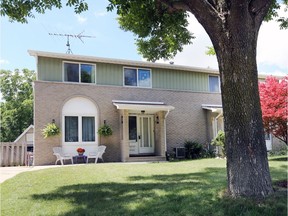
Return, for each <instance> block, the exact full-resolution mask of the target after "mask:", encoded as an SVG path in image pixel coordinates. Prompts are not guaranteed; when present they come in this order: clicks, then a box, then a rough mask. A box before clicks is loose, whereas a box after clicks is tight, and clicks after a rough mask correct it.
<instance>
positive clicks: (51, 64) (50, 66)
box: [38, 57, 62, 82]
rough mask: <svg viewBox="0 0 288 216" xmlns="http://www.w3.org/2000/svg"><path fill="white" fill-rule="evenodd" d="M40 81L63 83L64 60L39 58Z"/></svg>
mask: <svg viewBox="0 0 288 216" xmlns="http://www.w3.org/2000/svg"><path fill="white" fill-rule="evenodd" d="M38 80H43V81H56V82H62V60H61V59H54V58H43V57H39V58H38Z"/></svg>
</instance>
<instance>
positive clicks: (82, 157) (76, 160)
mask: <svg viewBox="0 0 288 216" xmlns="http://www.w3.org/2000/svg"><path fill="white" fill-rule="evenodd" d="M86 161H87V156H86V155H75V156H73V162H74V163H75V164H78V163H86Z"/></svg>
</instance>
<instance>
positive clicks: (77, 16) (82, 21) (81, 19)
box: [75, 14, 87, 24]
mask: <svg viewBox="0 0 288 216" xmlns="http://www.w3.org/2000/svg"><path fill="white" fill-rule="evenodd" d="M75 17H76V18H77V22H78V23H80V24H83V23H85V22H86V21H87V18H86V17H84V16H81V15H79V14H76V15H75Z"/></svg>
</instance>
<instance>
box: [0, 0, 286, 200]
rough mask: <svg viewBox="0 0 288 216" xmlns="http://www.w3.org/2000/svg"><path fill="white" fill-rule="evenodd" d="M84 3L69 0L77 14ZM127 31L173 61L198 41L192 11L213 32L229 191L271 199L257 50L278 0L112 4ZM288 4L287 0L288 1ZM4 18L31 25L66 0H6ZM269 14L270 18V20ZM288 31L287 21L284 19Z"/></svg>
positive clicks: (149, 54)
mask: <svg viewBox="0 0 288 216" xmlns="http://www.w3.org/2000/svg"><path fill="white" fill-rule="evenodd" d="M83 2H84V0H69V1H68V3H67V4H70V5H74V6H75V8H76V12H79V10H77V9H79V6H82V7H80V9H81V10H86V9H87V8H86V6H87V5H86V4H85V3H83ZM109 2H110V4H109V6H108V10H113V9H115V10H116V11H117V14H118V15H119V23H120V25H121V28H123V29H124V30H127V31H132V32H134V33H135V35H136V36H137V40H136V43H137V45H138V47H139V51H140V52H141V53H142V54H143V56H144V57H145V58H147V59H148V60H152V61H154V60H156V59H159V58H170V57H172V56H174V55H175V54H176V53H177V52H178V51H181V50H182V47H183V45H185V44H189V43H190V42H191V39H192V38H193V36H192V34H191V33H190V32H189V31H188V30H187V26H188V21H187V17H188V16H189V14H190V13H192V14H193V15H194V16H195V17H196V19H197V20H198V21H199V23H200V24H201V25H202V26H203V27H204V29H205V30H206V32H207V33H208V35H209V37H210V39H211V41H212V44H213V46H214V48H215V52H216V55H217V60H218V65H219V71H220V79H221V92H222V103H223V110H224V118H225V134H226V154H227V175H228V192H229V193H230V194H231V195H232V196H233V197H237V196H253V197H266V196H268V195H269V194H271V193H272V192H273V188H272V184H271V177H270V173H269V167H268V160H267V152H266V145H265V139H264V134H263V123H262V117H261V116H262V113H261V109H260V99H259V91H258V76H257V64H256V46H257V38H258V32H259V28H260V26H261V23H262V21H263V20H264V18H265V17H266V18H267V19H271V18H272V17H273V16H276V15H277V14H276V11H275V9H276V8H279V4H278V3H277V1H276V0H249V1H248V0H247V1H244V0H109ZM284 3H286V4H287V0H284ZM1 6H2V7H1V11H0V12H1V14H2V15H8V16H9V17H10V18H12V19H13V20H16V21H21V22H25V21H26V19H25V18H26V17H27V16H28V17H29V16H33V14H32V12H31V11H32V9H35V10H36V11H37V12H40V13H43V12H44V10H45V9H51V7H52V6H56V7H58V8H59V7H61V0H51V1H41V0H35V1H23V0H3V1H2V2H1ZM267 15H268V16H267ZM280 19H281V20H280V21H281V22H282V25H283V26H284V27H285V25H286V27H287V18H280Z"/></svg>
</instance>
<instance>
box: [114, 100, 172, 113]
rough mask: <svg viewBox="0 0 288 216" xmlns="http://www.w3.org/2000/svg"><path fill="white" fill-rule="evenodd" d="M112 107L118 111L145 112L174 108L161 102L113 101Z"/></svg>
mask: <svg viewBox="0 0 288 216" xmlns="http://www.w3.org/2000/svg"><path fill="white" fill-rule="evenodd" d="M112 103H113V105H114V106H116V108H117V109H119V110H137V111H141V110H144V111H145V112H147V111H149V112H158V111H171V110H174V109H175V107H173V106H170V105H166V104H164V103H163V102H146V101H145V102H144V101H119V100H113V101H112Z"/></svg>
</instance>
